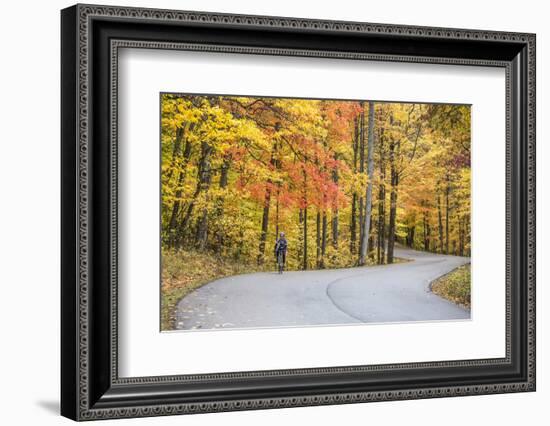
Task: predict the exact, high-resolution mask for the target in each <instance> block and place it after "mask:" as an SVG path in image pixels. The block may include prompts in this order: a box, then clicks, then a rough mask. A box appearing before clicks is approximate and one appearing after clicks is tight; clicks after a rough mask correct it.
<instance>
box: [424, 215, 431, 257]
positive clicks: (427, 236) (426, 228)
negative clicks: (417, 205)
mask: <svg viewBox="0 0 550 426" xmlns="http://www.w3.org/2000/svg"><path fill="white" fill-rule="evenodd" d="M424 250H425V251H430V223H429V222H428V212H427V211H424Z"/></svg>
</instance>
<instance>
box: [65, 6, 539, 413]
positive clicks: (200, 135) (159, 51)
mask: <svg viewBox="0 0 550 426" xmlns="http://www.w3.org/2000/svg"><path fill="white" fill-rule="evenodd" d="M61 51H62V75H61V82H62V93H61V97H62V122H61V127H62V141H61V146H62V152H61V157H62V184H61V189H62V218H61V220H62V283H61V287H62V288H61V307H62V312H61V317H62V318H61V319H62V329H61V334H62V359H61V365H62V375H61V384H62V389H61V412H62V414H63V415H64V416H66V417H69V418H71V419H74V420H93V419H106V418H122V417H142V416H159V415H170V414H187V413H205V412H214V411H229V410H248V409H267V408H279V407H292V406H308V405H321V404H344V403H356V402H369V401H382V400H400V399H417V398H436V397H445V396H465V395H478V394H490V393H504V392H523V391H534V390H535V35H534V34H523V33H522V34H520V33H508V32H506V33H505V32H495V31H480V30H463V29H448V28H427V27H412V26H402V25H387V24H369V23H358V22H335V21H320V20H307V19H294V18H280V17H267V16H242V15H228V14H217V13H202V12H185V11H169V10H154V9H138V8H128V7H106V6H105V7H104V6H95V5H76V6H73V7H70V8H67V9H64V10H63V11H62V12H61Z"/></svg>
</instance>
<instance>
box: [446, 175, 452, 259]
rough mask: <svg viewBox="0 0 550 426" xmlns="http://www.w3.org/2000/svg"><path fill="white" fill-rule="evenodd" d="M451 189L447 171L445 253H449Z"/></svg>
mask: <svg viewBox="0 0 550 426" xmlns="http://www.w3.org/2000/svg"><path fill="white" fill-rule="evenodd" d="M450 189H451V185H450V181H449V174H448V173H447V188H446V189H445V253H446V254H449V192H450Z"/></svg>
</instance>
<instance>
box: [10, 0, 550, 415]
mask: <svg viewBox="0 0 550 426" xmlns="http://www.w3.org/2000/svg"><path fill="white" fill-rule="evenodd" d="M102 3H103V4H118V5H121V4H122V5H128V6H130V5H131V6H142V7H162V8H172V9H188V10H204V11H213V12H215V11H218V12H231V13H247V14H265V15H279V16H295V17H308V18H325V19H338V20H355V21H369V22H381V23H398V24H412V25H428V26H444V27H461V28H476V29H493V30H504V31H526V32H535V33H537V54H538V58H537V67H538V70H537V78H538V82H537V86H538V89H537V95H538V105H537V106H538V125H537V132H538V138H537V139H538V152H537V154H538V155H537V163H538V185H537V186H538V191H537V195H538V212H537V217H538V232H537V235H538V237H537V239H538V243H539V244H538V256H537V257H538V265H539V266H538V292H537V300H538V309H537V314H538V333H537V334H538V374H537V378H538V390H537V392H536V393H530V394H510V395H492V396H481V397H462V398H452V399H435V400H421V401H402V402H386V403H371V404H360V405H345V406H327V407H316V408H293V409H284V410H270V411H256V412H239V413H225V414H208V415H200V416H199V415H195V416H186V417H167V418H155V419H150V418H149V419H134V420H118V421H117V422H119V423H114V421H107V422H105V423H102V424H111V423H113V424H134V425H139V424H158V425H169V424H170V425H172V424H182V423H183V422H185V424H186V425H214V424H216V425H217V424H228V425H233V424H238V425H239V426H246V425H258V424H262V425H279V424H318V425H334V424H342V425H343V424H347V423H350V424H357V423H361V424H367V423H368V424H385V425H393V424H399V423H404V422H407V424H409V425H413V426H414V425H423V426H429V425H441V424H445V425H446V426H452V425H461V426H464V425H469V424H476V423H479V422H490V423H492V424H499V425H502V426H505V425H516V424H522V423H523V422H525V421H527V422H528V423H530V424H534V425H543V424H547V422H548V408H547V407H548V401H550V366H549V364H550V355H549V350H548V349H549V342H550V337H549V336H550V315H549V314H548V311H549V308H550V291H549V290H548V289H547V287H546V286H547V284H548V282H549V278H550V262H548V260H547V259H548V258H549V256H550V251H549V249H548V246H547V245H545V240H547V239H548V237H550V234H549V232H550V228H549V226H548V217H549V216H550V215H549V213H550V196H549V194H548V192H549V191H548V190H547V189H546V187H547V185H550V168H549V167H545V166H546V163H547V161H548V160H550V148H549V146H548V145H547V144H546V143H545V142H546V139H547V138H548V137H549V131H550V125H549V124H547V123H548V121H547V120H545V117H547V116H548V115H549V114H550V96H549V95H550V94H549V93H548V79H550V50H549V45H550V27H549V26H548V19H547V18H548V16H549V15H550V14H549V10H546V9H547V8H546V7H545V2H542V1H537V0H524V1H521V2H518V1H509V0H500V1H496V0H491V1H485V2H482V1H479V0H461V1H460V2H442V1H427V0H416V1H407V0H392V1H386V2H382V1H376V2H374V1H371V2H366V1H363V2H360V1H353V0H338V1H331V2H327V1H325V2H320V1H313V0H303V1H301V2H299V1H296V0H277V1H270V2H260V1H253V0H231V1H227V0H226V1H223V0H188V1H184V0H180V1H177V0H161V1H152V0H149V1H144V0H133V1H125V0H120V1H114V2H113V1H109V0H104V1H102ZM71 4H72V3H71V2H67V1H61V0H52V1H48V2H38V1H21V2H15V1H11V2H10V3H8V4H5V3H4V4H3V5H2V6H3V7H2V18H3V19H2V25H1V26H0V32H1V38H0V40H1V43H2V48H1V53H2V56H1V58H2V65H1V67H0V76H1V77H0V108H1V111H0V117H1V121H0V196H1V199H2V201H3V202H2V203H1V207H0V291H1V296H0V327H1V328H0V330H1V333H0V339H1V346H0V347H1V350H0V401H1V406H2V410H1V412H0V418H1V419H2V424H6V425H18V424H31V425H32V424H41V425H57V424H68V423H69V421H68V420H66V419H64V418H61V417H59V416H58V414H57V412H58V404H59V397H58V395H59V268H60V266H59V265H60V261H59V232H60V231H59V228H60V224H59V204H60V200H59V183H60V182H59V179H60V178H59V176H60V174H59V107H60V105H59V63H60V58H59V32H60V30H59V10H60V9H61V8H64V7H66V6H69V5H71ZM129 422H131V423H129Z"/></svg>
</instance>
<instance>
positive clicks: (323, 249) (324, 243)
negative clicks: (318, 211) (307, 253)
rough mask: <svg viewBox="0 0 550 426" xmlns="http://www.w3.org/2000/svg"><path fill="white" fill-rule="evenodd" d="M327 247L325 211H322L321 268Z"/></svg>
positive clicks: (323, 264) (323, 265)
mask: <svg viewBox="0 0 550 426" xmlns="http://www.w3.org/2000/svg"><path fill="white" fill-rule="evenodd" d="M326 249H327V213H326V212H325V211H323V221H322V230H321V268H324V267H325V253H326Z"/></svg>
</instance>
